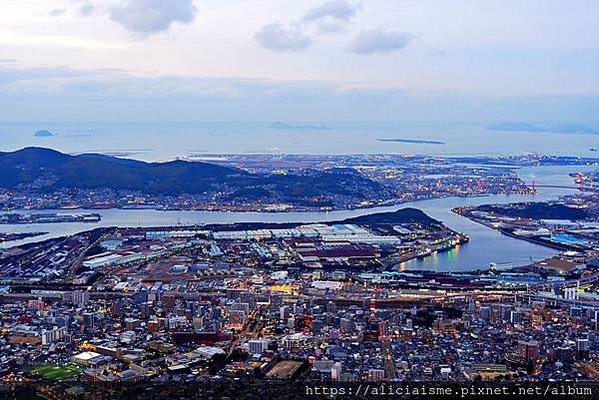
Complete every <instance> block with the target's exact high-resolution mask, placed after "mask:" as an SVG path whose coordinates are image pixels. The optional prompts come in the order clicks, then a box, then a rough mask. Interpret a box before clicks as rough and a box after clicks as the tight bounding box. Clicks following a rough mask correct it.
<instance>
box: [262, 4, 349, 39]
mask: <svg viewBox="0 0 599 400" xmlns="http://www.w3.org/2000/svg"><path fill="white" fill-rule="evenodd" d="M358 8H359V6H358V5H353V4H350V3H348V2H347V1H345V0H330V1H327V2H325V3H323V4H321V5H320V6H318V7H316V8H313V9H311V10H309V11H308V12H307V13H306V14H305V15H304V17H303V18H301V19H300V20H298V21H296V22H293V23H291V24H289V25H288V26H286V25H283V24H281V23H279V22H275V23H272V24H269V25H265V26H264V27H262V29H261V30H260V31H258V32H257V33H255V34H254V39H255V40H256V41H257V42H258V44H259V45H261V46H262V47H265V48H267V49H270V50H275V51H300V50H304V49H306V48H308V47H309V46H310V45H311V44H312V43H313V42H314V40H313V36H316V35H327V34H330V33H339V32H345V31H346V30H347V25H348V23H349V21H350V20H352V19H353V18H354V17H355V16H356V12H357V11H358Z"/></svg>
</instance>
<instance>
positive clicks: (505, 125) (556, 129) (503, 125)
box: [487, 122, 599, 135]
mask: <svg viewBox="0 0 599 400" xmlns="http://www.w3.org/2000/svg"><path fill="white" fill-rule="evenodd" d="M487 129H488V130H490V131H503V132H539V133H573V134H585V135H599V129H593V128H591V127H589V126H586V125H581V124H576V123H571V124H562V125H544V124H540V125H537V124H531V123H529V122H500V123H496V124H490V125H487Z"/></svg>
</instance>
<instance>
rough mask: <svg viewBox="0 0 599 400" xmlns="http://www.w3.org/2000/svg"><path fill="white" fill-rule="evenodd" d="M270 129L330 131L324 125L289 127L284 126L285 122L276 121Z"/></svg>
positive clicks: (289, 125)
mask: <svg viewBox="0 0 599 400" xmlns="http://www.w3.org/2000/svg"><path fill="white" fill-rule="evenodd" d="M270 129H281V130H293V129H297V130H317V131H322V130H330V129H331V128H329V127H328V126H326V125H291V124H286V123H285V122H281V121H277V122H274V123H273V124H272V125H271V126H270Z"/></svg>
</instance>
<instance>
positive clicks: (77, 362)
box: [0, 159, 599, 398]
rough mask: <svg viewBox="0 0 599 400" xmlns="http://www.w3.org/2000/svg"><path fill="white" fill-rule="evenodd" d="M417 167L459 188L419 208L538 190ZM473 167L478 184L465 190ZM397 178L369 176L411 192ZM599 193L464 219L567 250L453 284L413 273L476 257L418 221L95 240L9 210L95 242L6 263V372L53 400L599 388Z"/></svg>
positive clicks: (440, 192) (28, 251)
mask: <svg viewBox="0 0 599 400" xmlns="http://www.w3.org/2000/svg"><path fill="white" fill-rule="evenodd" d="M360 161H361V162H363V159H360ZM264 165H265V167H264V168H272V166H271V164H270V163H269V162H266V163H265V164H264ZM239 167H243V168H248V166H247V165H244V166H239ZM279 167H280V166H279ZM354 168H358V169H359V168H360V167H356V166H354ZM362 168H363V167H362ZM414 168H416V170H417V172H415V173H414V174H415V175H416V174H422V173H423V171H422V168H425V169H426V170H427V171H428V172H429V173H433V172H436V175H439V174H451V175H452V176H455V177H456V178H454V179H446V180H445V179H443V180H441V179H440V178H439V177H438V176H436V177H435V178H434V179H433V181H435V180H436V182H437V184H436V185H431V184H430V182H428V183H427V181H426V180H422V181H421V182H420V183H419V188H420V190H419V191H418V192H417V194H413V195H411V198H412V199H413V198H421V197H443V196H451V195H454V196H455V195H457V194H458V192H459V194H460V195H464V196H472V195H480V194H486V193H495V192H497V191H499V192H500V193H503V194H506V193H508V194H509V193H512V192H525V193H531V192H532V193H534V191H536V190H539V188H537V187H535V186H529V185H526V184H524V183H523V182H522V181H521V180H520V179H519V178H518V177H517V175H515V174H514V173H513V172H504V171H505V170H504V169H502V167H500V166H486V167H484V168H480V167H461V166H459V167H458V166H453V165H452V164H450V165H448V166H447V167H445V168H439V166H438V165H433V166H429V165H426V164H425V166H420V165H419V166H417V167H414ZM462 168H466V171H467V173H468V174H471V173H472V172H473V169H476V171H478V172H479V173H478V175H477V176H476V178H469V179H467V180H466V179H464V180H462V179H461V178H459V175H460V174H458V173H456V171H459V170H461V169H462ZM573 168H576V166H574V167H573ZM498 170H499V171H502V173H497V171H498ZM390 173H391V172H390V170H389V167H388V165H384V166H382V167H370V168H368V172H367V174H368V176H369V177H371V178H372V179H377V177H379V178H380V176H382V175H384V176H385V177H386V179H388V180H389V181H396V182H403V179H404V178H405V175H402V176H397V177H395V178H390V177H389V174H390ZM462 174H464V175H466V172H462ZM593 179H594V178H593V176H592V175H581V174H573V175H572V177H571V180H572V188H573V189H574V191H572V190H570V193H571V194H569V195H565V196H562V197H560V198H559V199H555V200H553V201H551V202H530V203H508V204H501V205H499V204H498V205H494V204H485V205H481V206H477V207H461V208H456V209H454V210H453V211H454V213H456V214H458V215H462V216H463V217H466V218H470V219H472V220H473V221H476V222H477V223H480V224H483V225H484V226H486V227H488V228H489V229H496V230H499V231H500V232H501V233H502V234H504V235H509V236H510V237H514V238H517V239H518V240H524V241H531V242H534V243H536V244H539V245H542V246H547V247H551V248H553V249H556V250H559V253H558V254H556V255H555V256H552V257H550V258H547V259H542V260H531V262H530V263H529V264H528V265H523V266H513V265H502V264H500V263H491V264H490V265H488V266H486V267H484V268H477V269H472V270H470V271H455V272H439V271H437V272H435V271H432V270H421V271H412V270H406V269H405V267H404V263H405V262H406V261H408V260H411V259H426V258H427V257H431V256H433V255H436V254H441V253H444V252H451V251H455V249H458V248H460V247H461V246H468V243H469V241H470V238H469V237H468V236H467V235H465V234H463V233H460V232H456V231H454V230H452V229H451V228H449V227H447V226H446V225H444V224H443V222H442V221H437V220H435V219H432V218H430V217H429V216H427V215H426V214H425V213H423V212H421V211H419V210H417V209H414V208H399V209H398V210H397V211H390V212H378V213H373V214H366V215H364V216H361V217H354V218H348V219H345V220H342V221H334V222H319V223H310V224H301V223H232V224H202V225H194V226H171V227H137V228H133V227H130V228H126V227H116V226H115V227H101V228H93V223H94V222H97V221H98V220H99V219H100V215H99V214H97V217H94V215H91V214H90V215H87V214H82V213H72V214H69V213H64V212H63V213H59V214H51V213H47V212H44V213H41V214H29V215H28V214H22V211H19V212H18V213H15V211H10V212H5V213H4V214H3V215H4V216H3V218H4V221H5V223H7V224H9V225H10V224H12V226H15V227H16V226H19V225H20V224H22V223H29V224H32V226H35V224H36V218H37V219H40V223H42V222H44V223H56V224H63V223H66V224H68V223H72V222H81V221H82V219H85V218H87V219H89V226H90V228H89V229H87V230H84V231H82V232H80V233H78V234H74V235H70V236H66V237H57V238H52V239H48V240H43V241H40V242H35V241H34V242H32V243H27V244H23V245H18V246H12V247H10V246H9V247H7V248H5V249H4V250H3V251H2V253H0V265H1V268H0V282H1V284H2V286H0V300H1V301H0V309H1V311H2V312H1V316H2V317H1V321H0V322H1V326H0V334H1V338H0V344H1V346H0V349H1V354H0V366H1V369H0V374H2V376H3V380H4V381H6V382H12V383H15V384H17V386H16V387H21V388H23V384H25V383H29V384H30V383H36V384H38V385H41V386H37V390H38V392H39V391H41V392H43V393H44V395H45V396H49V397H50V398H64V397H62V396H69V395H70V396H76V395H81V393H87V394H92V393H97V391H100V393H101V392H102V391H106V390H110V388H115V387H123V385H125V386H126V385H127V384H130V383H142V382H149V383H153V384H161V383H167V382H180V383H185V384H208V385H210V384H213V383H215V382H220V383H221V384H222V383H223V382H238V381H239V380H242V381H245V382H252V384H260V382H263V383H267V382H285V381H288V382H311V383H312V384H313V383H314V382H328V383H355V382H418V381H424V382H433V381H434V382H447V383H452V382H454V383H455V382H468V381H471V382H489V381H491V382H498V381H509V382H518V381H520V382H531V381H537V382H544V381H547V380H560V381H585V380H589V379H590V380H593V379H597V378H599V375H598V374H599V372H598V371H599V369H598V368H599V359H598V358H597V357H598V354H599V353H598V352H599V325H598V324H599V282H598V281H599V251H598V250H597V249H598V248H599V209H598V208H597V205H598V204H599V200H598V197H599V194H598V193H597V192H596V191H594V186H593V182H594V181H593ZM581 180H585V185H586V186H581V184H580V182H581ZM440 182H444V185H439V183H440ZM456 182H457V183H456ZM506 182H509V184H507V185H506ZM415 184H416V183H415ZM407 187H409V185H407ZM431 187H435V190H434V191H433V190H431ZM427 188H428V189H427ZM425 193H427V194H425ZM12 196H13V194H12V193H10V192H7V193H6V194H5V204H6V203H7V202H8V203H11V204H12V203H13V197H12ZM19 196H21V195H17V196H16V197H17V198H19ZM30 204H31V203H30ZM223 209H228V206H227V205H226V204H225V205H223ZM69 212H72V211H69ZM94 218H96V219H94ZM23 219H24V221H26V222H23ZM36 234H38V233H36V232H33V233H32V234H31V235H32V236H33V237H35V235H36ZM5 235H6V234H5ZM6 238H8V239H9V240H10V236H7V237H6ZM17 238H20V236H17ZM6 243H10V241H7V242H6ZM19 384H20V385H21V386H19ZM25 387H30V388H31V387H36V386H25ZM3 388H4V390H5V391H7V392H6V393H10V390H12V389H9V387H8V386H7V387H3ZM13 388H14V387H13ZM65 390H66V392H65ZM69 390H70V392H69ZM65 393H67V394H65ZM68 393H70V394H68Z"/></svg>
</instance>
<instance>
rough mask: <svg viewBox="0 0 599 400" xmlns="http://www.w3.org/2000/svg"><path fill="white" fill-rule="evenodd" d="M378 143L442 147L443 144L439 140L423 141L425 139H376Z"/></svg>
mask: <svg viewBox="0 0 599 400" xmlns="http://www.w3.org/2000/svg"><path fill="white" fill-rule="evenodd" d="M378 141H379V142H391V143H407V144H436V145H444V144H445V142H442V141H440V140H425V139H378Z"/></svg>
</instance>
